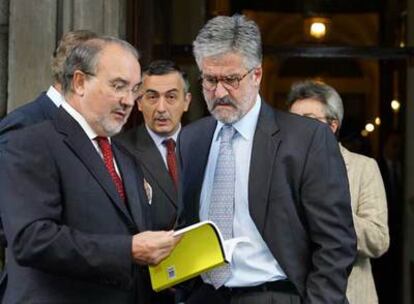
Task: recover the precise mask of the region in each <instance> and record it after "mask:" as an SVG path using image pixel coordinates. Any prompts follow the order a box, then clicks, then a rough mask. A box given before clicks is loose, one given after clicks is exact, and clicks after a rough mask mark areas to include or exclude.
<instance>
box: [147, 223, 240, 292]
mask: <svg viewBox="0 0 414 304" xmlns="http://www.w3.org/2000/svg"><path fill="white" fill-rule="evenodd" d="M174 235H176V236H179V235H181V236H182V238H181V241H180V242H179V243H178V245H177V246H176V247H175V249H174V250H173V251H172V252H171V254H170V256H168V257H167V258H166V259H165V260H163V261H162V262H161V263H159V264H158V265H156V266H149V272H150V277H151V284H152V288H153V289H154V290H155V291H161V290H163V289H166V288H168V287H171V286H173V285H176V284H178V283H181V282H183V281H185V280H188V279H191V278H193V277H196V276H197V275H199V274H200V273H202V272H205V271H208V270H210V269H212V268H214V267H218V266H221V265H223V264H224V263H227V262H229V261H230V260H231V252H232V251H233V249H234V247H235V246H236V244H237V243H238V242H240V241H245V240H244V239H239V241H237V242H234V241H233V242H232V240H229V241H230V242H229V250H225V244H224V241H223V238H222V236H221V234H220V231H219V229H218V228H217V226H216V225H215V224H214V223H213V222H211V221H204V222H200V223H197V224H194V225H191V226H188V227H186V228H183V229H181V230H178V231H175V232H174ZM233 240H235V239H233ZM226 242H227V241H226ZM226 251H227V252H228V254H227V256H226Z"/></svg>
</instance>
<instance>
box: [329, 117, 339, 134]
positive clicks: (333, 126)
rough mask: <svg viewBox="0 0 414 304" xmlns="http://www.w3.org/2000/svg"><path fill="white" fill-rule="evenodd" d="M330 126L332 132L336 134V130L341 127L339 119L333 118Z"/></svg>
mask: <svg viewBox="0 0 414 304" xmlns="http://www.w3.org/2000/svg"><path fill="white" fill-rule="evenodd" d="M329 127H330V128H331V130H332V132H333V133H334V134H336V131H337V130H338V129H339V122H338V121H337V120H332V121H331V122H330V123H329Z"/></svg>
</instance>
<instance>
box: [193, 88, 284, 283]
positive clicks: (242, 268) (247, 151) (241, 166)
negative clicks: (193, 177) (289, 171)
mask: <svg viewBox="0 0 414 304" xmlns="http://www.w3.org/2000/svg"><path fill="white" fill-rule="evenodd" d="M260 106H261V99H260V96H257V98H256V103H255V105H254V106H253V108H252V109H250V111H249V112H248V113H247V114H246V115H245V116H243V117H242V118H241V119H240V120H239V121H238V122H236V123H234V124H233V126H234V128H235V129H236V130H237V133H236V135H235V136H234V139H233V151H234V153H235V161H236V182H235V206H234V208H235V209H234V221H233V234H234V237H235V238H237V237H247V238H248V239H249V242H241V243H239V244H238V245H237V246H236V248H235V249H234V251H233V256H232V261H231V272H232V275H231V277H230V278H229V280H228V281H227V282H226V283H225V284H224V285H225V286H227V287H241V286H256V285H260V284H262V283H265V282H270V281H275V280H282V279H286V274H285V273H284V272H283V270H282V269H281V267H280V265H279V264H278V262H277V261H276V259H275V258H274V257H273V255H272V254H271V252H270V250H269V248H268V247H267V245H266V243H265V242H264V240H263V238H262V236H261V235H260V233H259V231H258V230H257V228H256V225H255V223H254V222H253V220H252V218H251V216H250V212H249V200H248V197H249V195H248V194H249V193H248V185H249V171H250V157H251V153H252V146H253V137H254V133H255V130H256V125H257V121H258V118H259V112H260ZM222 127H223V123H221V122H218V123H217V127H216V130H215V132H214V136H213V142H212V144H211V148H210V154H209V157H208V162H207V167H206V171H205V175H204V181H203V185H202V190H201V197H200V220H207V219H208V209H209V204H210V197H211V191H212V187H213V180H214V171H215V168H216V163H217V157H218V153H219V148H220V138H219V137H218V135H219V131H220V130H221V128H222ZM205 281H206V283H209V282H208V279H205Z"/></svg>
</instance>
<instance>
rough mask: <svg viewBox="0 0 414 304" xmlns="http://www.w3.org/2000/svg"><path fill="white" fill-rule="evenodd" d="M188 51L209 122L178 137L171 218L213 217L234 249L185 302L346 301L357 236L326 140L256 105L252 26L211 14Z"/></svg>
mask: <svg viewBox="0 0 414 304" xmlns="http://www.w3.org/2000/svg"><path fill="white" fill-rule="evenodd" d="M193 46H194V55H195V58H196V61H197V65H198V67H199V69H200V71H201V79H202V87H203V93H204V97H205V99H206V103H207V106H208V109H209V111H210V113H211V114H212V117H207V118H205V119H202V120H200V121H198V122H195V123H194V124H192V125H189V126H188V127H186V128H184V129H183V131H182V133H181V136H180V140H179V145H178V146H179V152H180V158H181V164H182V191H183V206H184V207H183V212H182V214H181V217H180V223H181V224H182V225H189V224H192V223H195V222H198V221H200V220H212V221H214V222H215V223H216V224H217V226H218V227H219V228H220V230H221V232H222V234H223V237H224V238H225V239H232V238H239V239H238V240H239V241H240V242H238V243H237V245H236V247H235V249H234V251H233V254H232V256H231V259H230V260H231V262H230V264H228V265H225V266H223V267H220V268H216V269H214V270H213V271H209V272H206V273H204V274H202V275H201V278H198V279H197V280H196V282H193V283H194V285H193V288H192V289H191V291H190V293H189V296H188V298H187V300H186V302H185V303H187V304H191V303H198V304H200V303H215V304H219V303H240V304H245V303H246V304H247V303H255V304H261V303H278V304H280V303H307V304H310V303H326V304H335V303H341V304H342V303H347V300H346V296H345V291H346V284H347V277H348V274H349V272H350V270H351V266H352V263H353V261H354V259H355V255H356V237H355V231H354V228H353V222H352V213H351V203H350V195H349V189H348V180H347V175H346V169H345V166H344V162H343V160H342V157H341V155H340V152H339V149H338V145H337V143H336V140H335V137H334V136H333V134H332V132H330V130H329V129H328V128H327V127H326V125H324V124H322V123H319V122H317V121H313V120H309V119H304V118H302V117H297V116H296V115H292V114H289V113H282V112H279V111H277V110H275V109H272V108H271V107H270V106H269V105H267V104H266V103H265V102H264V100H262V98H261V97H260V95H259V88H260V82H261V79H262V73H263V72H262V66H261V62H262V47H261V38H260V31H259V29H258V27H257V25H256V24H255V23H254V22H253V21H250V20H248V19H247V18H245V17H244V16H240V15H234V16H232V17H224V16H218V17H216V18H214V19H212V20H210V21H209V22H208V23H207V24H206V25H205V26H204V27H203V28H202V29H201V30H200V32H199V34H198V36H197V38H196V40H195V41H194V43H193ZM195 150H196V152H195Z"/></svg>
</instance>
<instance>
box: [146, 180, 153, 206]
mask: <svg viewBox="0 0 414 304" xmlns="http://www.w3.org/2000/svg"><path fill="white" fill-rule="evenodd" d="M144 189H145V194H146V195H147V200H148V204H150V205H151V203H152V187H151V185H150V184H149V183H148V181H147V180H146V179H145V178H144Z"/></svg>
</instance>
